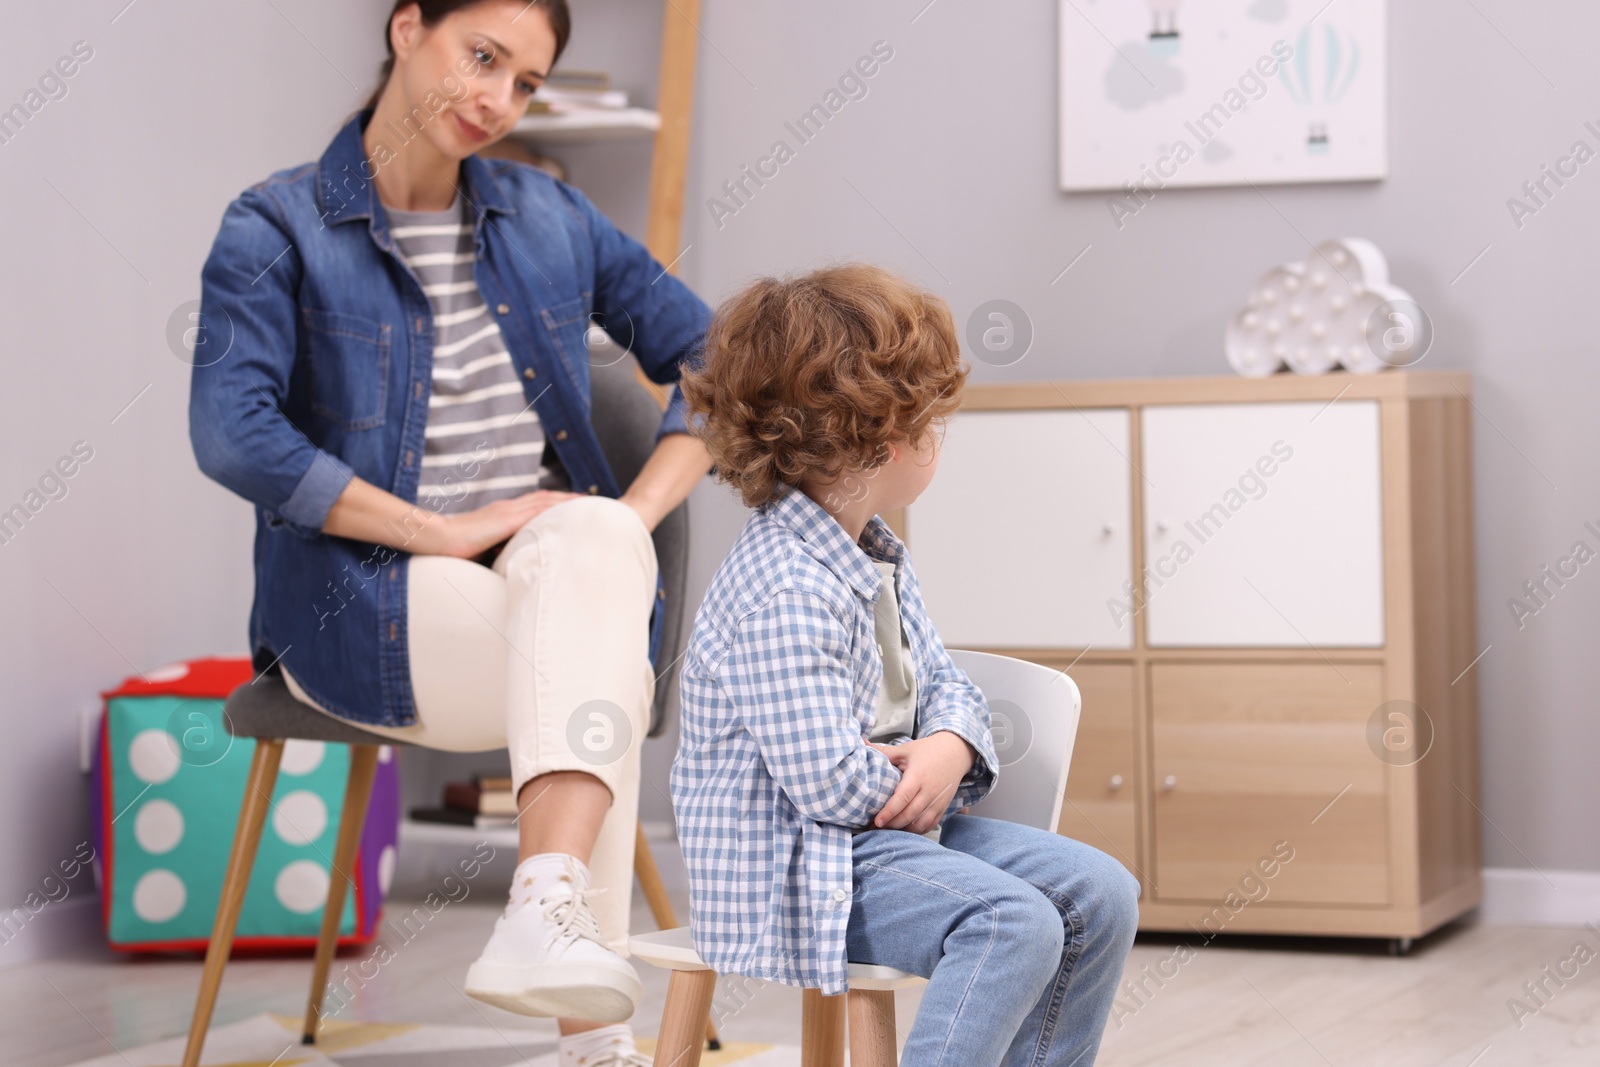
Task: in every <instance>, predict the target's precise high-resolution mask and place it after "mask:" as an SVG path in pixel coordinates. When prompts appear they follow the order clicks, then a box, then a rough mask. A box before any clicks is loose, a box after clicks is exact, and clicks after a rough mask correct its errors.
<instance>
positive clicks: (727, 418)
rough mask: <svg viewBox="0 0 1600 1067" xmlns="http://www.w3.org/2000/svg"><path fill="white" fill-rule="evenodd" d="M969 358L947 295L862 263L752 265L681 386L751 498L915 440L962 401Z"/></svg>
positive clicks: (719, 455) (761, 501) (715, 453)
mask: <svg viewBox="0 0 1600 1067" xmlns="http://www.w3.org/2000/svg"><path fill="white" fill-rule="evenodd" d="M967 374H968V368H967V367H966V366H965V365H963V364H962V362H961V352H960V347H959V344H958V342H957V338H956V331H955V323H954V321H953V320H952V318H951V316H950V308H949V307H948V306H947V305H946V304H945V302H944V301H943V300H941V299H940V298H939V297H937V296H935V295H934V294H932V293H930V292H927V291H926V290H923V289H920V288H918V287H917V286H915V285H912V284H911V283H909V282H907V281H905V280H903V279H901V278H898V277H896V276H895V275H893V274H891V273H889V272H888V271H886V270H883V269H882V268H879V267H874V266H871V265H868V264H864V263H848V264H843V265H840V266H834V267H827V268H824V269H822V270H817V271H813V272H811V273H809V274H804V275H800V276H798V277H789V278H781V279H780V278H770V277H766V278H760V279H758V280H757V281H755V282H754V283H753V284H751V285H750V286H749V287H747V288H746V289H744V290H743V291H742V292H740V293H738V294H737V295H735V296H733V297H732V298H730V299H729V300H728V301H727V302H725V303H724V304H723V305H722V306H721V307H719V308H718V309H717V312H716V315H715V316H714V317H713V319H712V322H711V327H710V329H709V330H708V331H707V333H706V342H705V347H704V349H703V351H702V352H701V353H700V355H699V356H698V357H697V358H696V359H694V360H692V361H691V362H690V364H689V366H688V367H686V369H685V371H684V374H683V379H682V387H683V395H684V399H685V401H686V402H687V405H688V408H689V412H690V414H691V416H692V419H693V420H694V421H697V422H698V423H699V425H698V427H697V431H696V432H697V433H698V434H699V436H700V437H701V439H702V440H703V441H704V442H705V445H706V450H707V451H708V452H709V453H710V454H711V459H712V462H713V463H715V464H716V467H717V476H718V477H719V478H720V479H721V480H722V481H724V482H727V483H728V484H729V485H731V486H733V488H734V489H735V490H737V491H738V493H739V496H740V497H741V498H742V499H743V500H744V503H745V505H746V506H747V507H753V508H761V507H765V506H766V505H768V504H770V503H772V502H774V501H776V500H778V499H780V498H781V497H782V496H783V495H784V494H785V493H787V492H788V491H789V489H791V488H794V487H797V486H798V485H799V484H800V481H801V479H802V478H805V477H807V476H813V477H818V478H822V479H832V478H834V477H837V476H838V475H840V474H841V473H844V472H846V471H857V470H865V469H869V468H871V467H874V466H876V465H878V464H879V463H881V462H882V461H883V459H884V457H885V456H886V455H887V454H888V444H889V442H890V441H891V440H896V441H904V442H905V443H907V444H908V445H909V446H910V447H913V448H915V447H917V446H919V445H920V444H921V442H922V440H923V438H924V435H926V434H927V433H928V432H929V431H930V430H932V429H934V428H936V427H937V425H938V424H939V423H940V422H942V421H943V420H944V419H946V418H948V417H949V416H950V415H951V414H952V413H953V412H954V411H955V410H956V408H957V407H958V406H959V403H960V394H961V388H962V386H963V384H964V383H965V382H966V378H967Z"/></svg>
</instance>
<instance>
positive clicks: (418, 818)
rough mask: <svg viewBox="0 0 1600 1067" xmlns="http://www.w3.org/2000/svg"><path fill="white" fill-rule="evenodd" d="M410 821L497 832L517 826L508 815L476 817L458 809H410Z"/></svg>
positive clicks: (471, 813) (515, 821) (476, 815)
mask: <svg viewBox="0 0 1600 1067" xmlns="http://www.w3.org/2000/svg"><path fill="white" fill-rule="evenodd" d="M411 821H412V822H429V823H443V824H445V825H447V826H470V827H472V828H474V829H477V830H498V829H502V828H505V827H512V826H516V825H517V820H516V819H515V818H514V817H512V816H510V815H478V814H475V813H473V812H470V811H462V810H460V809H459V808H412V809H411Z"/></svg>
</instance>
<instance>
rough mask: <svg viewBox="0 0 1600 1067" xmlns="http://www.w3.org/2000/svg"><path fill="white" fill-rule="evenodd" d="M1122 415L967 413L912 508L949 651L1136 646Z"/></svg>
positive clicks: (910, 540) (911, 531) (915, 542)
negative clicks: (1118, 609) (1118, 606)
mask: <svg viewBox="0 0 1600 1067" xmlns="http://www.w3.org/2000/svg"><path fill="white" fill-rule="evenodd" d="M1128 454H1129V418H1128V412H1127V411H1126V410H1125V409H1121V408H1114V409H1092V410H1084V411H1054V410H1052V411H970V412H964V413H962V414H959V415H956V416H955V417H954V418H953V419H952V420H951V422H950V425H949V428H948V429H947V431H946V434H945V439H944V447H943V450H942V452H941V455H940V458H939V469H938V472H937V474H935V476H934V479H933V483H932V484H931V485H929V487H928V488H927V489H926V490H925V491H924V492H923V494H922V496H921V497H919V498H918V499H917V501H916V503H914V504H912V505H911V507H910V508H909V509H908V510H907V518H906V527H907V529H906V534H907V544H908V545H909V546H910V548H911V558H912V560H913V562H914V565H915V566H916V571H917V578H918V580H919V581H920V582H921V583H922V592H923V599H924V600H925V601H926V603H927V606H928V612H929V615H930V616H931V617H932V619H933V624H934V626H936V627H938V629H939V634H940V636H941V637H943V638H944V641H945V644H946V645H949V646H951V647H957V646H961V647H973V646H976V647H985V646H987V647H991V648H993V647H1002V648H1040V647H1043V648H1087V647H1090V646H1093V647H1095V648H1130V647H1132V644H1133V626H1132V623H1131V620H1130V619H1129V618H1128V617H1127V615H1126V614H1125V613H1122V614H1121V615H1120V618H1119V616H1118V615H1117V614H1115V613H1113V611H1112V610H1111V609H1110V607H1109V606H1108V603H1109V602H1111V601H1123V600H1125V599H1126V595H1125V592H1124V586H1125V585H1126V584H1127V583H1129V582H1130V581H1131V579H1132V570H1133V564H1132V559H1133V551H1132V530H1131V529H1130V526H1131V524H1132V523H1131V516H1132V510H1131V508H1130V506H1129V493H1130V485H1131V481H1132V477H1133V476H1132V473H1131V470H1130V468H1129V465H1128V460H1127V458H1126V457H1127V456H1128Z"/></svg>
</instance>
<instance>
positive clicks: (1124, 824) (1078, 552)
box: [891, 372, 1482, 938]
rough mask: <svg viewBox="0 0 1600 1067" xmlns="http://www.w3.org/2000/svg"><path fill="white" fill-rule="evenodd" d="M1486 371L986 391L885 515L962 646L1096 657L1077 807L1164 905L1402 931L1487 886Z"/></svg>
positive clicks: (1209, 914)
mask: <svg viewBox="0 0 1600 1067" xmlns="http://www.w3.org/2000/svg"><path fill="white" fill-rule="evenodd" d="M1470 395H1471V380H1470V379H1469V378H1468V376H1466V375H1464V374H1457V373H1451V372H1405V373H1387V374H1379V375H1370V376H1360V375H1349V374H1342V373H1341V374H1330V375H1325V376H1322V377H1317V378H1306V377H1299V376H1292V375H1279V376H1275V377H1272V378H1267V379H1244V378H1215V379H1212V378H1190V379H1151V380H1139V381H1095V382H1055V383H1043V384H1036V385H1035V384H1011V385H980V386H973V387H970V388H969V389H968V390H967V392H966V395H965V396H964V398H963V402H962V409H961V411H960V413H959V414H958V415H957V416H956V417H955V418H954V419H953V420H952V423H951V425H950V427H949V429H948V432H947V434H946V437H945V441H944V448H943V452H942V454H941V458H940V467H939V472H938V475H937V476H936V477H935V479H934V481H933V484H932V485H931V486H930V487H929V489H928V490H927V491H926V492H925V493H924V494H923V496H922V497H921V498H919V499H918V500H917V501H916V503H914V504H913V505H912V506H911V507H910V508H908V509H907V510H906V511H905V513H904V514H902V515H897V516H894V517H892V519H891V522H892V524H895V525H896V528H897V529H899V530H901V532H902V534H903V536H905V538H906V540H907V542H908V543H909V545H910V547H911V551H912V555H913V558H914V559H915V560H916V566H917V573H918V577H919V579H920V580H921V582H922V586H923V589H924V592H925V597H926V600H927V603H928V607H929V611H930V613H931V615H932V617H933V620H934V622H935V624H936V625H938V627H939V628H940V631H941V633H942V634H943V636H944V638H945V642H946V644H947V645H949V646H951V647H965V648H977V649H982V650H985V651H991V652H1001V653H1004V654H1006V655H1012V656H1020V657H1023V658H1027V659H1033V660H1036V661H1038V662H1041V663H1045V664H1047V665H1049V666H1052V667H1056V668H1064V669H1067V670H1068V673H1070V674H1071V675H1072V677H1073V678H1074V679H1075V680H1076V681H1077V683H1078V686H1079V688H1080V689H1081V690H1082V692H1083V698H1084V702H1083V717H1082V721H1081V724H1080V726H1079V731H1078V738H1077V744H1076V747H1075V749H1074V755H1073V763H1072V768H1071V772H1070V775H1069V777H1068V785H1067V795H1066V801H1067V802H1066V803H1065V804H1064V805H1063V809H1062V815H1061V821H1060V825H1059V830H1060V832H1061V833H1063V834H1067V835H1069V836H1072V837H1075V838H1078V839H1080V840H1082V841H1085V842H1087V843H1089V844H1092V845H1094V846H1096V847H1097V848H1100V849H1102V850H1103V851H1105V852H1107V853H1109V854H1111V855H1113V856H1116V857H1117V858H1118V859H1120V860H1122V862H1123V863H1124V864H1125V865H1126V866H1127V867H1128V868H1129V869H1130V870H1132V871H1134V872H1135V873H1136V874H1137V875H1138V876H1139V878H1140V880H1141V882H1142V883H1143V888H1144V893H1143V896H1142V898H1141V901H1140V909H1141V924H1142V926H1143V927H1144V928H1146V929H1152V930H1181V931H1190V930H1194V929H1202V928H1203V929H1207V930H1225V931H1227V932H1252V933H1294V934H1351V935H1368V936H1384V937H1395V938H1409V937H1415V936H1419V935H1421V934H1423V933H1426V932H1428V931H1429V930H1432V929H1434V928H1435V927H1437V926H1439V925H1441V924H1443V923H1445V922H1447V921H1449V920H1450V919H1452V918H1455V917H1456V916H1458V915H1460V914H1462V913H1463V912H1465V911H1467V910H1468V909H1470V908H1472V907H1473V906H1475V905H1476V904H1477V903H1478V902H1479V900H1480V899H1481V896H1482V878H1481V871H1480V867H1481V859H1480V854H1479V840H1478V838H1479V833H1478V826H1479V818H1478V813H1477V804H1478V801H1477V795H1478V791H1477V790H1478V786H1477V778H1478V772H1477V759H1478V753H1477V732H1476V718H1477V707H1476V676H1475V674H1474V672H1473V670H1472V666H1473V664H1474V661H1475V660H1476V658H1477V657H1478V654H1479V652H1480V651H1481V649H1480V648H1478V647H1477V645H1476V638H1475V633H1474V627H1473V617H1474V610H1475V602H1474V591H1473V565H1472V557H1473V540H1472V492H1471V440H1470V438H1471V433H1470V431H1471V404H1470V400H1469V399H1468V398H1469V397H1470ZM1134 531H1137V535H1136V536H1135V535H1133V532H1134ZM1180 546H1181V547H1180ZM1135 576H1137V580H1135ZM1396 715H1398V716H1400V717H1401V720H1402V721H1403V722H1404V723H1405V724H1406V725H1407V726H1408V728H1409V730H1410V733H1411V736H1412V737H1413V738H1414V739H1415V741H1416V742H1417V744H1416V747H1415V748H1414V749H1412V750H1402V751H1394V750H1392V749H1389V748H1386V747H1385V745H1384V743H1383V739H1384V730H1385V729H1386V728H1387V727H1389V726H1391V725H1392V724H1393V723H1394V722H1395V721H1396V720H1395V719H1394V716H1396Z"/></svg>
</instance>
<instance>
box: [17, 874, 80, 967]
mask: <svg viewBox="0 0 1600 1067" xmlns="http://www.w3.org/2000/svg"><path fill="white" fill-rule="evenodd" d="M22 910H23V914H26V913H27V912H26V909H22ZM105 943H106V942H105V936H104V934H103V933H102V932H101V930H100V898H99V897H98V896H96V895H95V894H94V893H93V892H88V893H79V894H77V895H75V896H73V897H72V898H71V899H69V900H63V901H61V902H60V903H57V904H47V905H45V907H44V908H42V909H41V910H40V911H39V913H38V914H36V915H34V916H32V917H31V918H30V919H29V920H28V922H27V925H26V926H24V927H22V928H21V929H20V930H18V931H17V933H16V936H14V937H12V938H11V940H9V941H4V942H0V968H5V967H15V966H16V965H17V964H19V963H28V962H31V961H33V960H40V959H47V958H57V957H61V956H75V955H78V954H80V953H82V952H83V951H85V950H86V949H93V948H97V947H98V948H104V947H105Z"/></svg>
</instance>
